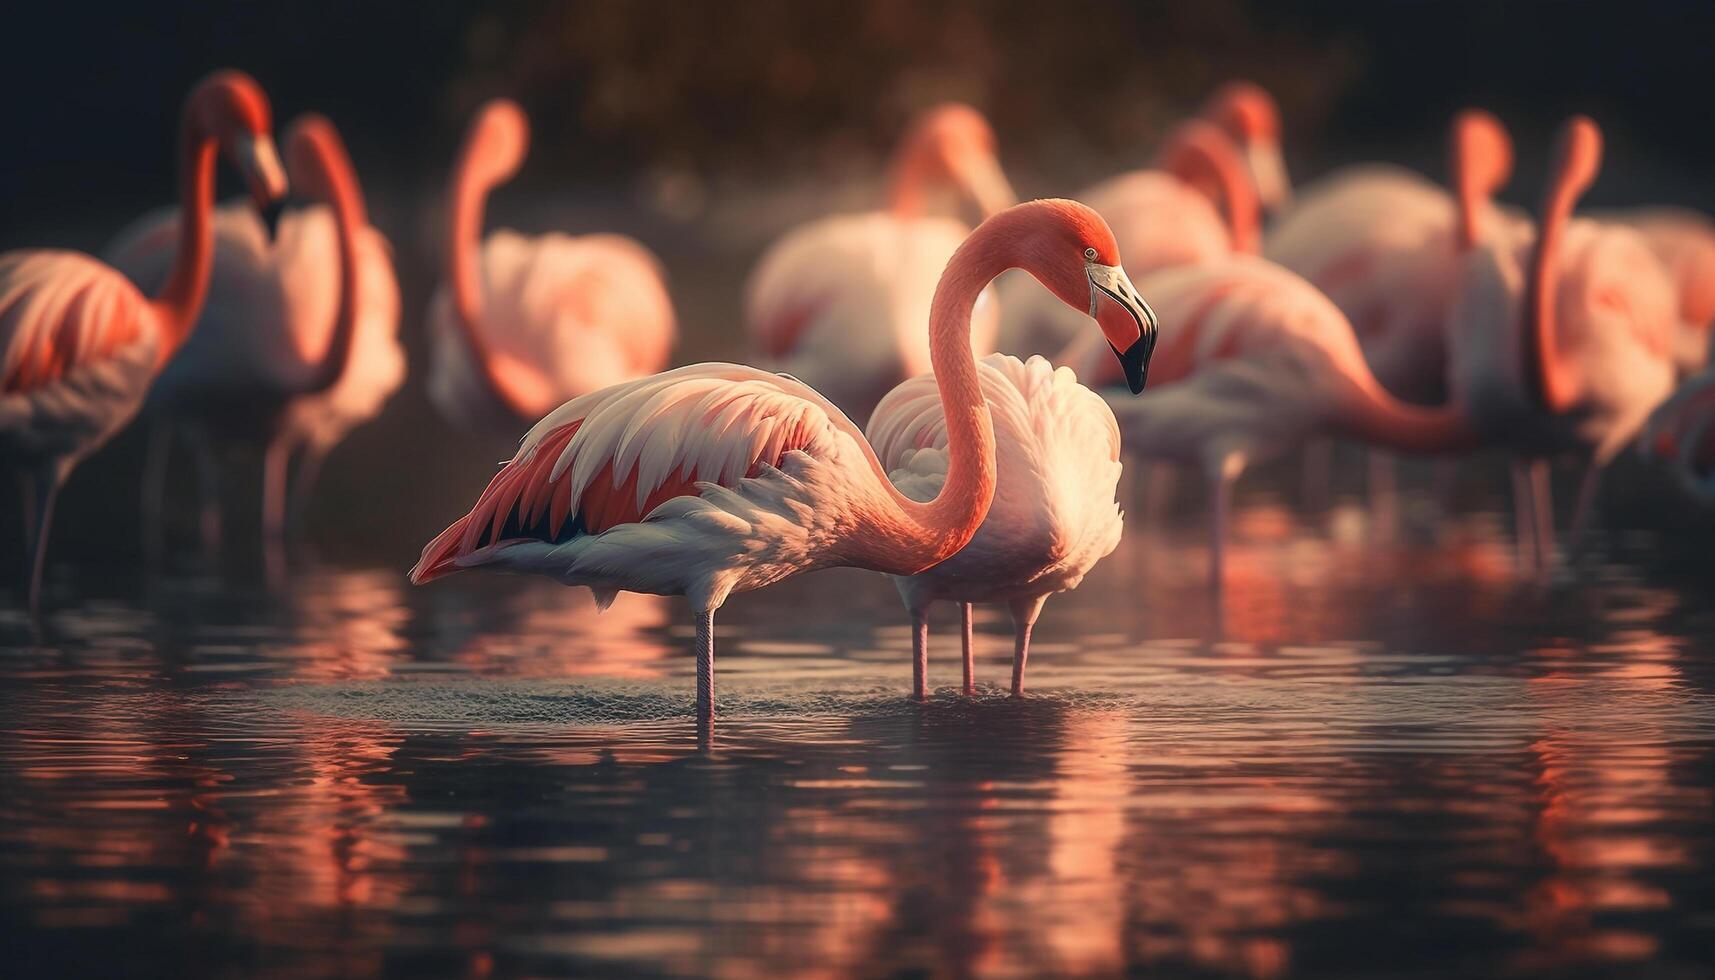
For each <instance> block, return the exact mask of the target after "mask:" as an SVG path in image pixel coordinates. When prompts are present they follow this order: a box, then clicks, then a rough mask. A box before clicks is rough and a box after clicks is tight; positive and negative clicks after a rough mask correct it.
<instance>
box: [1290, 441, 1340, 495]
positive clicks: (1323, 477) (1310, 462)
mask: <svg viewBox="0 0 1715 980" xmlns="http://www.w3.org/2000/svg"><path fill="white" fill-rule="evenodd" d="M1333 484H1334V440H1332V439H1329V438H1327V437H1326V436H1317V437H1315V438H1313V439H1311V440H1310V441H1309V442H1308V443H1306V444H1305V446H1304V456H1303V467H1302V469H1301V470H1300V471H1299V487H1298V493H1299V504H1300V505H1302V506H1303V508H1304V509H1305V510H1307V511H1310V512H1312V513H1319V512H1321V511H1324V510H1327V509H1328V491H1329V488H1330V487H1332V486H1333Z"/></svg>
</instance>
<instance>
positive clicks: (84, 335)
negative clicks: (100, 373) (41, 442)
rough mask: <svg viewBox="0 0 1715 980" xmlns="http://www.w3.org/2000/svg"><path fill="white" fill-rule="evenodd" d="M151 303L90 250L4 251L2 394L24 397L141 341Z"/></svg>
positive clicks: (0, 266) (0, 270)
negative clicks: (89, 254) (96, 258)
mask: <svg viewBox="0 0 1715 980" xmlns="http://www.w3.org/2000/svg"><path fill="white" fill-rule="evenodd" d="M148 311H149V307H148V305H147V302H146V301H145V300H144V299H143V295H142V294H141V293H139V292H138V291H137V289H136V288H135V287H134V286H132V285H131V284H130V283H129V282H127V281H126V280H125V278H124V277H123V276H121V275H119V274H118V273H117V272H114V271H113V270H112V269H110V268H108V267H107V266H105V265H102V264H101V263H100V262H97V261H96V260H95V259H92V258H90V257H89V256H87V255H83V254H80V253H77V252H64V251H53V250H47V249H40V250H34V249H33V250H28V251H18V252H8V253H6V254H5V255H0V396H3V395H16V394H27V393H30V392H33V391H36V390H38V389H41V388H44V387H46V386H49V385H52V384H55V383H58V382H61V381H63V380H65V378H66V376H67V375H69V374H71V373H72V372H73V371H75V370H77V369H78V368H81V367H85V366H88V365H90V364H94V363H98V362H101V361H103V360H105V359H107V358H110V357H112V356H113V355H114V354H116V353H117V352H118V351H119V350H120V349H121V348H124V347H127V346H129V345H131V344H133V343H135V342H137V341H138V340H141V339H144V323H145V318H146V316H147V315H148Z"/></svg>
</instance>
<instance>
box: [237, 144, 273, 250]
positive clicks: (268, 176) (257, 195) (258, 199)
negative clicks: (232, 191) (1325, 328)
mask: <svg viewBox="0 0 1715 980" xmlns="http://www.w3.org/2000/svg"><path fill="white" fill-rule="evenodd" d="M232 157H233V162H234V163H235V164H237V166H238V169H239V171H240V172H241V173H243V174H244V180H245V183H246V184H248V185H249V187H250V198H251V200H252V201H253V202H254V203H255V205H256V210H257V212H259V213H260V214H261V215H262V224H263V225H264V227H266V228H267V229H268V240H269V241H270V242H272V241H273V240H274V235H275V233H276V232H278V231H279V227H280V215H281V213H282V212H283V211H284V210H285V206H286V168H285V167H283V166H281V164H280V153H279V151H278V150H276V149H275V147H274V140H273V138H272V137H270V136H269V135H268V134H266V133H261V134H254V135H253V134H250V133H240V134H239V135H238V137H237V138H236V139H235V140H234V141H233V146H232Z"/></svg>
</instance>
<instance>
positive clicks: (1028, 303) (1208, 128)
mask: <svg viewBox="0 0 1715 980" xmlns="http://www.w3.org/2000/svg"><path fill="white" fill-rule="evenodd" d="M1076 199H1077V200H1079V201H1083V202H1084V203H1085V204H1088V205H1089V206H1090V207H1092V208H1094V209H1095V210H1096V212H1097V213H1098V214H1100V215H1101V216H1102V217H1103V218H1104V219H1106V220H1107V222H1108V226H1109V227H1111V228H1112V229H1113V230H1114V237H1116V238H1117V239H1119V243H1120V251H1121V253H1122V254H1124V255H1125V257H1126V264H1127V268H1128V269H1129V270H1130V271H1131V272H1132V273H1133V274H1135V275H1139V276H1145V275H1148V274H1149V273H1151V272H1154V271H1155V270H1157V269H1165V268H1169V267H1171V266H1176V265H1190V264H1193V263H1197V262H1213V261H1218V260H1220V259H1224V258H1227V257H1228V256H1231V255H1233V254H1234V253H1240V254H1253V253H1255V252H1256V251H1257V249H1258V247H1259V245H1260V241H1261V223H1262V219H1261V214H1260V212H1259V210H1258V205H1257V195H1256V191H1255V189H1254V188H1253V187H1252V186H1251V181H1250V177H1249V176H1248V174H1247V173H1246V170H1245V162H1244V159H1243V158H1242V157H1241V156H1240V154H1239V148H1238V146H1237V145H1236V144H1234V142H1233V141H1232V139H1231V138H1230V137H1229V136H1227V134H1226V133H1224V132H1222V131H1221V130H1220V129H1219V128H1217V127H1216V126H1214V125H1213V124H1211V123H1208V122H1204V121H1203V120H1200V119H1193V120H1189V121H1187V122H1184V123H1181V124H1180V125H1179V126H1177V127H1175V128H1174V130H1173V132H1171V133H1170V134H1168V137H1167V139H1166V140H1165V141H1163V143H1162V146H1161V150H1160V152H1159V153H1158V154H1157V155H1156V159H1155V164H1154V166H1153V167H1151V168H1149V169H1143V170H1133V171H1130V172H1129V173H1123V174H1120V175H1118V176H1115V177H1110V178H1109V179H1107V180H1104V181H1102V182H1101V183H1098V184H1096V185H1095V186H1093V187H1090V188H1088V189H1086V190H1084V191H1083V192H1081V193H1079V194H1078V195H1077V197H1076ZM1001 286H1002V290H1001V296H1002V302H1001V319H1002V330H1001V333H1002V336H1003V337H1005V338H1006V342H1005V344H1004V345H1003V346H1005V347H1006V348H1007V349H1008V350H1013V351H1019V352H1033V353H1043V354H1048V355H1053V354H1057V353H1059V352H1060V351H1061V350H1063V349H1065V347H1066V345H1067V343H1069V342H1070V341H1071V340H1072V338H1073V337H1075V336H1077V334H1078V331H1079V322H1078V321H1079V319H1080V317H1079V316H1078V314H1077V311H1073V310H1068V309H1066V306H1065V304H1063V303H1058V302H1055V300H1054V297H1053V296H1051V295H1049V294H1048V293H1046V292H1044V291H1043V290H1042V289H1040V288H1038V287H1037V286H1036V285H1035V284H1034V283H1032V282H1030V281H1029V280H1028V279H1026V278H1024V277H1022V276H1011V277H1008V278H1007V279H1005V280H1003V281H1002V283H1001Z"/></svg>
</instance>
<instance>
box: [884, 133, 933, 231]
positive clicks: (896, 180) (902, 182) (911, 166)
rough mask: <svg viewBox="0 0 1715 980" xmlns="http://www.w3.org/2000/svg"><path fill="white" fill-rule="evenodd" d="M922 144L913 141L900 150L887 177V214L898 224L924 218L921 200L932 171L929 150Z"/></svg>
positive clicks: (915, 140) (918, 141)
mask: <svg viewBox="0 0 1715 980" xmlns="http://www.w3.org/2000/svg"><path fill="white" fill-rule="evenodd" d="M921 144H922V141H921V140H917V139H914V140H912V141H911V142H909V143H907V144H906V145H905V146H902V147H900V149H899V153H898V155H897V156H896V157H895V158H894V161H893V167H892V170H891V173H890V174H889V177H888V185H887V210H888V211H889V212H891V213H892V214H893V216H894V217H895V218H898V219H900V220H901V221H909V220H911V219H913V218H917V217H921V216H922V214H923V196H924V193H925V190H926V188H927V186H928V184H929V174H930V170H931V169H932V168H931V166H930V163H929V160H928V158H927V157H928V148H927V147H925V146H923V145H921Z"/></svg>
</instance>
